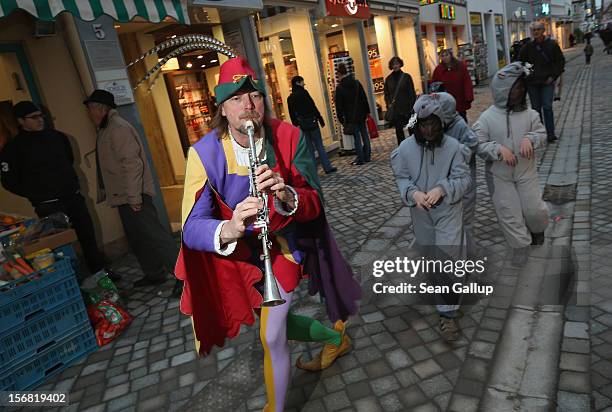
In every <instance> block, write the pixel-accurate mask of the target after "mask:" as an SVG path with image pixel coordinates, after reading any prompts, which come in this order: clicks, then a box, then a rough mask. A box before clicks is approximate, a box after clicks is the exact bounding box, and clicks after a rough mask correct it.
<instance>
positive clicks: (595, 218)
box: [574, 42, 612, 411]
mask: <svg viewBox="0 0 612 412" xmlns="http://www.w3.org/2000/svg"><path fill="white" fill-rule="evenodd" d="M598 43H599V42H598ZM598 45H599V44H598ZM596 50H597V52H596V54H595V56H594V57H595V60H594V61H593V62H592V63H591V64H592V65H593V68H592V69H593V72H594V73H593V95H592V104H593V106H592V107H593V110H592V112H591V115H592V130H591V147H589V150H588V151H585V153H584V157H585V158H586V159H589V161H590V163H589V164H588V167H585V168H582V167H581V170H580V179H582V180H583V181H584V183H585V187H584V189H583V190H584V194H585V210H586V212H583V213H582V214H581V215H580V220H579V221H578V219H576V220H575V222H574V228H576V224H579V225H580V226H579V227H578V228H580V229H581V231H582V232H583V236H584V239H583V242H582V243H583V249H584V250H585V251H587V250H589V251H590V253H584V256H585V257H584V261H583V263H584V266H585V270H587V271H588V272H587V273H590V275H591V278H590V285H589V284H588V283H586V282H585V286H584V287H583V291H584V292H585V293H589V292H590V294H589V296H590V300H591V302H590V304H591V306H590V314H587V319H586V320H588V321H589V332H590V337H591V347H590V348H581V349H582V353H585V354H587V353H589V351H588V350H589V349H590V355H591V357H590V367H591V373H590V375H591V385H592V404H591V406H592V410H596V411H604V410H605V411H610V410H612V329H611V328H612V276H611V273H612V271H611V269H610V268H611V267H612V254H611V251H612V206H611V205H610V186H611V184H612V145H611V144H610V131H611V130H612V105H611V104H610V96H611V95H612V72H611V71H610V65H611V63H612V56H609V55H604V54H603V53H602V52H601V47H596ZM579 182H580V180H579ZM579 184H580V183H579ZM589 199H590V204H589V202H588V200H589ZM585 278H586V277H585ZM586 280H589V279H588V278H586ZM589 286H590V288H589ZM589 315H590V316H589ZM580 321H581V322H584V321H585V319H581V320H580ZM580 325H581V329H580V331H581V332H582V331H583V330H584V329H585V326H583V325H584V324H582V323H581V324H580Z"/></svg>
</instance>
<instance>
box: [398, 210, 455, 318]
mask: <svg viewBox="0 0 612 412" xmlns="http://www.w3.org/2000/svg"><path fill="white" fill-rule="evenodd" d="M410 216H411V217H412V227H413V230H414V240H415V244H416V246H417V247H418V248H419V249H420V250H421V253H422V255H423V256H424V257H425V258H426V259H433V260H447V259H452V260H459V259H465V248H464V245H465V237H464V230H463V208H462V205H461V202H459V203H457V204H454V205H447V204H444V203H443V204H442V205H440V206H438V207H437V208H435V209H429V210H424V209H420V208H418V207H412V208H410ZM430 279H431V280H432V282H433V283H432V284H434V285H451V284H452V283H454V282H456V281H457V280H458V279H457V278H456V277H455V276H454V274H449V275H447V276H444V275H442V274H435V275H433V276H431V277H430ZM460 301H461V295H459V294H447V295H437V296H436V308H437V310H438V312H439V313H451V312H453V311H455V310H457V309H459V303H460Z"/></svg>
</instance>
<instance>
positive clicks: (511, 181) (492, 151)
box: [473, 62, 548, 249]
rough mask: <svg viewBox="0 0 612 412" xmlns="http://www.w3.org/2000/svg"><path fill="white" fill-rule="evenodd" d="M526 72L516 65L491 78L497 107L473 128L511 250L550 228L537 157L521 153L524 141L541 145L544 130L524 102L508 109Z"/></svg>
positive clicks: (536, 114) (484, 113)
mask: <svg viewBox="0 0 612 412" xmlns="http://www.w3.org/2000/svg"><path fill="white" fill-rule="evenodd" d="M525 74H526V73H525V68H524V66H523V65H522V64H521V63H519V62H514V63H511V64H509V65H507V66H506V67H504V68H503V69H501V70H499V71H498V72H497V73H496V74H495V76H494V77H493V81H492V83H491V90H492V93H493V99H494V102H495V104H494V105H493V106H491V107H489V108H488V109H487V110H486V111H485V112H483V113H482V115H481V116H480V118H479V119H478V121H477V122H476V123H475V124H474V127H473V129H474V133H476V137H477V138H478V141H479V151H478V155H479V156H481V157H482V158H483V159H484V160H485V161H486V167H485V176H486V180H487V186H488V187H489V193H490V194H491V199H492V201H493V205H494V206H495V212H496V213H497V219H498V221H499V224H500V226H501V229H502V231H503V233H504V236H505V237H506V240H507V241H508V243H509V245H510V247H512V248H515V249H517V248H522V247H525V246H528V245H530V244H531V241H532V238H531V233H543V232H544V230H545V229H546V227H547V225H548V207H547V206H546V203H544V201H542V194H541V192H540V187H539V182H538V173H537V167H536V161H535V156H534V157H532V158H531V159H527V158H524V157H522V156H521V154H520V145H521V141H522V140H523V138H525V137H526V138H528V139H529V140H531V143H532V144H533V148H534V150H535V149H537V148H539V147H541V146H543V145H544V142H545V139H546V130H545V129H544V126H543V125H542V122H541V121H540V116H539V115H538V113H537V112H536V111H535V110H531V109H527V106H526V103H525V102H524V103H523V104H521V105H520V107H515V108H509V107H508V96H509V94H510V89H511V88H512V86H513V85H514V83H515V82H516V81H517V80H518V79H519V78H521V77H522V76H524V75H525ZM501 145H503V146H506V147H507V148H508V149H510V150H511V151H512V152H513V153H514V155H515V156H516V157H517V164H516V166H514V167H512V166H508V165H507V164H506V163H505V162H504V161H503V159H502V158H501V156H500V154H499V153H500V152H499V149H500V146H501ZM480 148H482V150H480ZM530 232H531V233H530Z"/></svg>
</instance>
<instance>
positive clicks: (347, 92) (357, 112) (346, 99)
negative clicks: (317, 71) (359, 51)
mask: <svg viewBox="0 0 612 412" xmlns="http://www.w3.org/2000/svg"><path fill="white" fill-rule="evenodd" d="M338 76H339V77H340V83H339V84H338V86H337V87H336V93H335V96H334V99H335V103H336V114H337V115H338V120H339V121H340V123H342V128H343V131H344V133H345V134H349V133H346V131H347V130H350V131H351V132H352V133H353V138H354V140H355V152H356V153H357V159H355V160H354V161H353V162H352V164H354V165H362V164H364V163H366V162H369V161H370V157H371V155H372V148H371V146H370V136H369V135H368V128H367V127H366V118H367V117H368V114H370V105H369V103H368V98H367V96H366V94H365V91H364V90H363V86H362V85H361V83H359V81H358V80H355V78H354V77H353V75H352V73H349V71H348V69H347V68H346V65H345V64H344V63H341V64H339V65H338Z"/></svg>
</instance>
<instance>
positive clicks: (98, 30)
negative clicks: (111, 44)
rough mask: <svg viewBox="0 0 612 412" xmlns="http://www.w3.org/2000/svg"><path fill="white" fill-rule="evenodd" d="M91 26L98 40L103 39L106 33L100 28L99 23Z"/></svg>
mask: <svg viewBox="0 0 612 412" xmlns="http://www.w3.org/2000/svg"><path fill="white" fill-rule="evenodd" d="M91 28H92V29H93V32H94V34H95V35H96V38H97V39H98V40H103V39H104V38H106V33H105V32H104V30H102V25H101V24H92V25H91Z"/></svg>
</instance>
